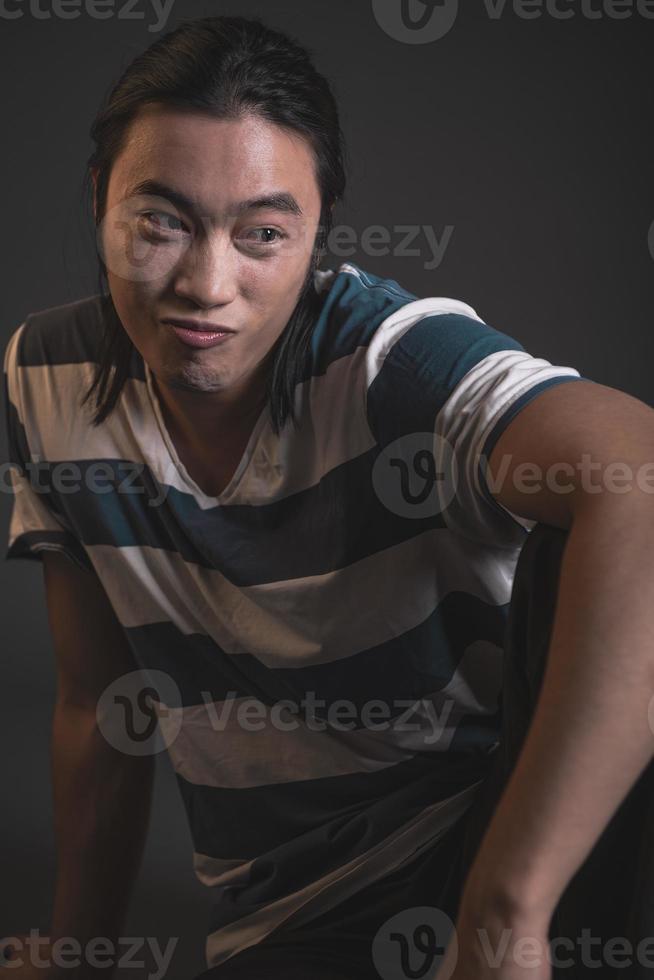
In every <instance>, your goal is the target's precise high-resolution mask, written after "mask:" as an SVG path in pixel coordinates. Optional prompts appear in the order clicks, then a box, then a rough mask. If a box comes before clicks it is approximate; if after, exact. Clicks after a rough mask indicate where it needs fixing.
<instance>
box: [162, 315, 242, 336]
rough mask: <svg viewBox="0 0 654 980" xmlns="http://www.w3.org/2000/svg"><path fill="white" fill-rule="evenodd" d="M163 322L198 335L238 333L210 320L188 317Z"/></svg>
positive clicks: (168, 319)
mask: <svg viewBox="0 0 654 980" xmlns="http://www.w3.org/2000/svg"><path fill="white" fill-rule="evenodd" d="M161 322H162V323H170V324H172V326H174V327H181V328H182V329H183V330H194V331H196V333H205V334H216V333H236V331H235V330H234V329H233V328H232V327H228V326H226V325H225V324H224V323H210V322H209V321H208V320H191V319H188V318H187V317H167V318H166V319H165V320H162V321H161Z"/></svg>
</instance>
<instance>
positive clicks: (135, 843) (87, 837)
mask: <svg viewBox="0 0 654 980" xmlns="http://www.w3.org/2000/svg"><path fill="white" fill-rule="evenodd" d="M44 580H45V586H46V602H47V609H48V618H49V622H50V628H51V631H52V637H53V643H54V648H55V655H56V664H57V696H56V704H55V710H54V717H53V727H52V742H51V762H52V781H53V799H54V823H55V838H56V848H57V878H56V889H55V897H54V908H53V915H52V922H51V942H54V941H55V940H56V939H58V938H61V937H74V938H75V939H76V940H77V941H78V942H79V944H80V947H81V950H82V957H81V958H82V964H81V966H80V968H79V970H78V969H74V970H72V969H71V968H70V966H69V967H67V968H64V969H63V970H62V971H61V975H62V976H66V977H67V978H72V977H78V976H80V977H84V978H87V977H93V976H96V975H97V976H103V977H104V978H107V977H110V976H113V974H114V970H113V969H110V968H109V967H107V966H105V967H97V968H95V969H94V968H93V967H92V966H91V965H90V964H89V963H88V962H85V961H84V955H83V954H84V950H85V947H86V945H87V943H88V942H89V941H90V940H92V939H94V938H97V937H103V938H105V939H107V940H109V941H110V942H111V943H112V944H113V949H114V953H113V955H108V953H107V952H106V951H105V952H104V954H103V955H102V958H104V959H105V961H107V960H110V961H111V962H115V961H116V959H117V958H118V957H119V955H120V950H119V948H118V946H117V945H116V944H117V941H118V939H119V937H120V935H121V930H122V927H123V924H124V919H125V916H126V912H127V906H128V902H129V897H130V893H131V889H132V886H133V884H134V881H135V879H136V875H137V872H138V868H139V865H140V862H141V858H142V852H143V846H144V843H145V837H146V833H147V827H148V821H149V813H150V802H151V793H152V781H153V773H154V756H153V755H152V754H149V755H144V756H135V755H130V754H126V753H124V752H121V751H119V750H118V749H116V748H114V747H113V746H112V745H110V744H109V743H108V742H107V740H106V739H105V737H104V736H103V734H102V732H101V731H100V729H99V727H98V723H97V719H96V705H97V702H98V699H99V698H100V696H101V695H102V693H103V691H104V690H105V688H106V687H107V686H108V685H109V684H110V683H111V682H112V681H114V680H115V679H116V678H118V677H120V676H121V675H123V674H126V673H129V672H130V671H133V670H136V669H137V666H138V665H137V663H136V662H135V660H134V658H133V654H132V652H131V650H130V647H129V644H128V642H127V640H126V637H125V635H124V632H123V630H122V627H121V625H120V623H119V622H118V620H117V618H116V616H115V613H114V611H113V609H112V607H111V605H110V603H109V600H108V598H107V596H106V593H105V591H104V589H103V587H102V585H101V583H100V581H99V579H98V578H97V576H96V575H95V573H93V572H87V571H84V570H82V569H81V568H78V567H77V566H76V565H75V564H74V563H73V562H72V561H71V560H70V559H68V558H67V557H66V556H65V555H62V554H59V553H56V552H45V553H44ZM107 948H109V947H107ZM66 955H67V957H68V961H69V962H70V952H68V953H67V954H66ZM41 972H43V971H41ZM46 976H48V977H50V976H52V977H57V976H59V973H58V972H57V971H56V970H55V971H52V972H50V971H48V973H47V974H46Z"/></svg>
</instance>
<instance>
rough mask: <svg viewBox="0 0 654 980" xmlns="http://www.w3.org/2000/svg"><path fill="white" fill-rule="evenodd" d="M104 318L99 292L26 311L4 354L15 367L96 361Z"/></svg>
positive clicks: (101, 298)
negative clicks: (13, 362)
mask: <svg viewBox="0 0 654 980" xmlns="http://www.w3.org/2000/svg"><path fill="white" fill-rule="evenodd" d="M104 318H105V309H104V303H103V297H102V296H101V295H100V294H97V295H93V296H87V297H84V298H83V299H78V300H75V301H74V302H72V303H64V304H61V305H58V306H52V307H48V308H46V309H43V310H37V311H35V312H33V313H29V314H28V315H27V316H26V317H25V319H24V320H23V322H22V323H21V324H20V325H19V326H18V327H16V328H15V329H14V331H13V332H12V334H11V336H10V338H9V342H8V344H7V346H6V348H5V352H6V356H8V357H12V359H15V367H43V366H48V365H63V364H82V363H88V362H97V360H98V357H99V351H100V342H101V337H102V331H103V324H104Z"/></svg>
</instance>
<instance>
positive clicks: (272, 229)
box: [247, 228, 288, 245]
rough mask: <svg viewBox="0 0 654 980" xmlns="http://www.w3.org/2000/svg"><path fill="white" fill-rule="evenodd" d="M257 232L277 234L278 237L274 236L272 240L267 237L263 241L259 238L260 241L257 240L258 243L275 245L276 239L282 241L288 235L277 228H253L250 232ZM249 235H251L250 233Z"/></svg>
mask: <svg viewBox="0 0 654 980" xmlns="http://www.w3.org/2000/svg"><path fill="white" fill-rule="evenodd" d="M257 232H263V233H264V234H265V233H266V232H271V233H272V234H273V235H276V236H277V238H273V239H272V240H271V239H267V240H265V241H261V239H259V240H258V241H255V244H256V245H274V244H275V242H276V241H281V239H283V238H287V237H288V236H287V235H285V234H284V233H283V232H281V231H278V230H277V228H253V229H252V232H250V234H256V233H257ZM247 237H249V235H248V236H247Z"/></svg>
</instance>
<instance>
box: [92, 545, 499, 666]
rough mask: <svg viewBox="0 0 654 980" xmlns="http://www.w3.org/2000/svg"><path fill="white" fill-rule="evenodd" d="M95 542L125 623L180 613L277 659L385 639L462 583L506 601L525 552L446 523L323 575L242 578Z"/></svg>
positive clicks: (98, 563) (345, 652) (325, 658)
mask: <svg viewBox="0 0 654 980" xmlns="http://www.w3.org/2000/svg"><path fill="white" fill-rule="evenodd" d="M86 550H87V553H88V555H89V558H90V559H91V562H92V563H93V566H94V567H95V570H96V571H97V573H98V576H99V577H100V580H101V581H102V583H103V585H104V587H105V589H106V591H107V594H108V596H109V599H110V601H111V604H112V606H113V608H114V610H115V612H116V615H117V616H118V619H119V620H120V622H121V623H122V625H123V626H124V627H126V628H133V627H139V626H146V625H148V624H152V623H160V622H165V621H168V620H170V621H171V622H172V623H173V624H174V625H175V626H176V627H177V629H179V630H180V632H182V633H184V634H187V635H188V634H191V633H200V634H204V635H207V636H210V637H211V638H212V639H213V640H214V641H215V642H216V643H217V644H218V645H219V646H220V647H221V648H222V649H223V650H224V651H225V652H226V653H228V654H240V653H248V654H251V655H252V656H255V657H257V658H258V659H259V660H260V661H261V662H262V663H264V664H265V665H266V666H267V667H294V666H298V665H302V666H304V665H308V664H321V663H329V662H331V661H334V660H340V659H343V658H345V657H349V656H352V654H354V653H358V652H359V651H361V650H365V649H368V648H369V647H373V646H376V645H378V644H381V643H385V642H387V641H388V640H392V639H394V638H395V637H398V636H401V635H402V634H403V633H405V632H406V631H407V630H410V629H413V627H415V626H418V625H419V624H420V623H422V622H424V620H425V619H427V617H428V616H429V615H431V613H432V612H433V611H434V610H435V609H436V607H437V606H438V604H439V602H441V601H442V599H443V598H444V597H445V596H446V595H447V594H448V593H450V592H453V591H460V592H466V593H468V594H469V595H472V596H476V597H477V598H479V599H482V600H483V601H485V602H488V603H491V604H494V605H498V604H504V603H506V602H508V601H509V598H510V594H511V585H512V581H513V576H514V573H515V563H516V561H517V554H514V553H510V554H509V553H506V552H505V553H503V554H502V553H500V554H498V552H497V550H496V549H494V548H484V547H483V546H477V545H473V544H471V543H469V542H468V541H467V540H465V539H460V538H459V537H457V536H456V535H454V534H452V532H450V531H449V529H447V528H436V529H433V530H431V531H425V532H424V533H423V534H418V535H415V536H414V537H413V538H410V539H409V540H407V541H403V542H400V543H399V544H396V545H395V546H393V547H391V548H386V549H384V550H382V551H379V552H376V553H375V554H372V555H369V556H368V557H366V558H363V559H361V560H360V561H357V562H353V563H351V564H350V565H347V566H345V567H343V568H340V569H337V570H335V571H332V572H326V573H325V574H323V575H313V576H308V577H305V578H297V579H289V580H284V581H278V582H267V583H264V584H261V585H251V586H246V587H243V588H239V587H237V586H235V585H233V584H232V583H231V582H230V581H229V580H228V579H227V578H226V577H225V576H223V575H222V574H221V573H220V572H218V571H216V570H215V569H210V568H204V567H202V566H200V565H196V564H193V563H191V562H187V561H184V559H183V558H182V557H181V556H180V555H179V554H178V553H177V552H174V551H167V550H164V549H162V548H150V547H136V546H134V547H123V548H116V547H114V546H113V545H88V546H87V547H86Z"/></svg>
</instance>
